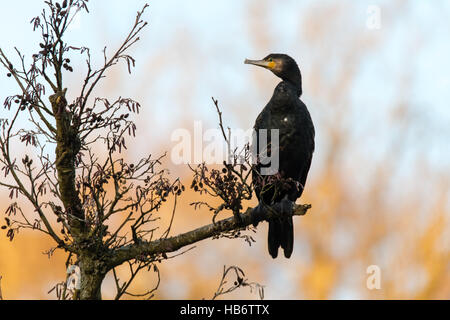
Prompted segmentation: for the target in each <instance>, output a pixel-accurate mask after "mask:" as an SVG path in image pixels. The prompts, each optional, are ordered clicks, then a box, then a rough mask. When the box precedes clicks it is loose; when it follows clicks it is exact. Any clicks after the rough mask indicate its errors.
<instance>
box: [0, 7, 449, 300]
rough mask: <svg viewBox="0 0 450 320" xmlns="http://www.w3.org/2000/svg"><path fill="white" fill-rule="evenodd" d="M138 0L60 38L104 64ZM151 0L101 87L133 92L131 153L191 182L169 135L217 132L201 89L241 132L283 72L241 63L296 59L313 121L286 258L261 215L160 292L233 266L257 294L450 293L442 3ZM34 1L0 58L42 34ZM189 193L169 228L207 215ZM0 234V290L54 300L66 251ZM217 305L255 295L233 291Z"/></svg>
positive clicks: (168, 273)
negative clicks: (370, 280)
mask: <svg viewBox="0 0 450 320" xmlns="http://www.w3.org/2000/svg"><path fill="white" fill-rule="evenodd" d="M144 4H145V1H140V0H135V1H127V2H124V1H117V0H116V1H108V2H106V1H90V2H89V10H90V14H84V13H83V14H82V15H81V17H80V19H78V20H77V21H75V23H74V25H73V27H72V30H71V31H70V33H69V35H68V38H67V40H68V41H69V42H70V43H71V44H72V45H74V46H87V47H90V48H91V50H92V51H91V54H92V56H93V58H94V63H101V62H102V59H103V54H102V50H103V47H104V46H105V45H106V46H107V50H113V49H115V48H117V47H118V46H119V45H120V44H121V41H122V40H123V39H124V38H125V37H126V35H127V34H128V32H129V29H130V27H131V25H132V23H133V22H134V18H135V13H136V11H137V10H140V9H141V8H142V7H143V5H144ZM149 4H150V7H149V9H148V11H146V14H145V19H146V20H147V21H149V26H148V27H147V28H146V29H145V30H144V31H143V34H142V35H141V41H140V42H139V43H138V44H137V45H135V46H134V47H133V48H132V50H131V53H132V55H133V56H134V57H135V58H136V68H135V69H134V71H133V73H132V74H131V75H129V74H128V71H127V67H126V65H125V64H124V65H119V66H117V67H116V68H115V70H114V71H113V72H110V73H109V74H107V78H106V79H105V80H104V81H103V86H102V88H101V89H100V90H98V92H97V95H98V96H103V97H110V98H111V99H112V98H114V97H118V96H122V97H132V98H135V99H136V100H138V101H140V102H141V104H142V106H143V109H142V112H141V114H140V116H139V117H137V118H136V121H137V127H138V136H137V138H136V139H135V140H134V141H133V142H131V141H129V142H128V146H129V147H128V150H127V154H126V157H127V158H128V159H138V158H139V157H141V156H144V155H145V154H146V153H149V152H151V153H153V154H155V155H158V154H163V153H164V152H165V151H168V152H169V157H167V158H166V161H165V162H164V163H163V165H164V166H165V167H167V168H169V169H170V171H171V175H172V176H173V177H178V176H179V177H181V178H182V180H183V181H185V184H186V185H189V184H190V181H191V177H190V172H189V170H188V168H187V166H185V165H174V164H172V163H171V161H170V150H171V148H172V147H173V145H174V143H173V142H171V140H170V136H171V133H172V132H173V131H174V130H176V129H179V128H185V129H188V130H190V131H192V130H193V127H194V121H202V125H203V128H204V130H206V129H209V128H218V120H217V114H216V112H215V109H214V105H213V104H212V101H211V96H214V97H215V98H217V99H218V100H219V102H220V105H221V108H222V111H223V113H224V122H225V125H226V126H229V127H231V128H242V129H248V128H251V127H252V126H253V123H254V120H255V119H256V116H257V115H258V113H259V112H260V110H261V109H262V108H263V107H264V105H265V104H266V103H267V102H268V101H269V99H270V97H271V95H272V92H273V89H274V87H275V86H276V84H277V83H278V82H279V79H277V78H276V77H274V76H273V75H272V74H271V73H270V72H267V71H266V70H263V69H258V68H256V67H250V66H247V65H244V64H243V61H244V59H245V58H250V59H260V58H263V57H265V56H266V55H267V54H269V53H278V52H279V53H287V54H289V55H291V56H292V57H293V58H294V59H296V60H297V62H298V64H299V66H300V69H301V71H302V76H303V96H302V100H303V101H304V102H305V103H306V105H307V106H308V107H309V110H310V113H311V116H312V118H313V121H314V123H315V127H316V152H315V154H314V158H313V164H312V167H311V171H310V174H309V179H308V182H307V185H306V190H305V193H304V195H303V197H302V199H301V203H310V204H312V209H311V210H310V211H309V213H308V214H307V215H306V216H304V217H297V218H296V219H294V220H295V245H294V253H293V256H292V257H291V259H289V260H286V259H284V258H283V257H279V258H278V259H276V260H272V258H270V256H269V254H268V253H267V248H266V241H267V240H266V237H267V224H262V225H260V226H258V230H257V231H258V232H257V233H256V234H254V235H253V234H252V236H253V237H254V238H255V240H256V243H254V244H253V245H252V246H251V247H249V246H248V244H247V243H245V242H244V241H243V240H242V239H237V240H226V239H222V240H205V241H202V242H200V243H197V244H196V248H195V249H194V250H191V251H189V252H188V253H186V254H184V255H182V256H180V257H177V258H175V259H172V260H169V261H166V262H164V263H163V264H161V272H162V273H161V285H160V287H159V290H158V291H157V294H156V298H158V299H202V298H206V299H209V298H211V297H212V295H213V293H214V292H215V290H216V288H217V286H218V284H219V281H220V277H221V275H222V271H223V266H224V265H238V266H239V267H241V268H242V269H243V270H244V271H245V272H246V276H247V277H248V278H249V280H250V281H255V282H258V283H260V284H262V285H264V286H265V297H266V298H267V299H352V298H355V299H362V298H367V299H449V298H450V170H449V169H450V160H449V159H450V125H449V124H450V109H449V108H450V106H449V103H448V101H450V90H449V88H450V59H449V57H450V42H449V41H448V37H449V34H450V22H449V21H450V2H448V1H444V0H440V1H432V2H431V1H420V0H409V1H399V0H397V1H377V0H372V1H332V0H321V1H317V0H315V1H313V0H310V1H296V0H283V1H275V0H272V1H261V0H254V1H252V0H248V1H240V0H233V1H231V0H227V1H207V0H202V1H201V0H194V1H188V2H187V1H175V0H169V1H167V0H165V1H162V0H159V1H150V2H149ZM43 6H44V5H43V1H25V0H16V1H13V2H8V4H7V5H6V4H5V5H4V6H3V8H2V10H1V12H0V21H1V25H2V28H3V30H8V31H7V32H2V33H1V34H0V45H1V47H2V49H3V50H4V51H5V52H6V53H7V54H9V55H10V56H12V55H13V54H14V46H17V47H18V48H20V49H21V50H22V52H23V53H25V54H26V55H27V56H28V57H30V56H31V54H32V53H34V52H35V51H37V48H38V44H39V42H38V41H39V38H38V34H37V33H33V32H32V26H31V25H30V24H29V21H30V20H31V19H32V17H34V16H36V15H38V14H39V12H40V11H41V10H42V8H43ZM109 52H111V51H109ZM71 60H72V65H73V66H74V68H75V72H74V73H73V74H66V75H65V76H66V81H65V84H66V86H67V87H68V95H69V98H73V97H75V96H76V94H77V93H78V92H79V89H80V88H81V84H82V79H83V76H84V74H85V69H84V59H81V58H77V57H76V56H73V58H72V57H71ZM0 88H1V90H0V100H1V101H3V99H4V98H6V96H8V95H11V94H14V93H16V88H15V87H14V83H13V82H12V80H11V79H9V78H7V77H6V74H5V75H2V76H1V77H0ZM69 100H70V99H69ZM4 112H5V111H4V110H3V109H2V111H1V115H2V116H1V117H3V115H4ZM5 114H6V113H5ZM22 125H23V126H26V123H25V122H24V123H23V124H22ZM17 152H18V156H19V154H20V150H18V151H17ZM197 197H198V196H197V195H196V194H194V193H192V192H191V191H187V192H186V193H185V194H184V196H183V197H182V199H181V202H180V203H179V205H178V212H177V214H176V216H175V221H174V225H175V228H174V230H173V234H176V233H179V232H184V231H188V230H191V229H192V228H196V227H199V226H202V225H204V224H206V223H210V221H211V216H210V214H209V212H204V211H195V210H194V209H193V208H191V207H190V206H189V203H190V202H192V201H195V200H196V199H198V198H197ZM9 201H10V199H9V198H8V190H4V189H0V212H1V214H3V212H4V211H5V209H6V207H7V206H8V204H9ZM254 204H255V202H254V201H252V202H250V203H249V204H248V205H254ZM171 210H172V206H171V204H170V203H169V204H168V205H167V206H166V207H165V208H164V209H163V210H162V211H161V212H160V215H161V218H162V221H161V223H162V224H164V223H165V222H167V219H168V218H170V213H171ZM28 214H29V215H30V216H32V215H33V214H34V213H33V212H32V210H29V213H28ZM222 217H225V215H223V216H222ZM0 236H1V237H0V275H1V276H3V279H2V289H3V296H4V298H6V299H52V298H54V295H53V294H48V291H49V290H50V289H51V288H52V287H53V286H54V285H55V284H56V283H57V282H60V281H63V280H64V277H65V267H64V262H65V258H66V257H65V256H64V255H63V254H61V253H56V254H55V255H53V256H52V257H51V258H49V257H48V256H47V255H45V254H44V253H43V252H44V251H46V250H48V249H49V248H50V246H51V245H52V242H51V241H50V240H49V239H48V238H46V237H44V236H41V235H39V234H37V233H33V232H21V233H20V234H19V235H18V236H17V237H16V239H15V240H14V241H13V242H9V241H8V239H7V238H6V237H5V235H3V234H1V235H0ZM371 265H376V266H378V267H379V268H380V271H381V282H380V284H381V288H380V289H374V290H369V289H368V288H367V286H366V280H367V277H368V276H369V275H368V274H367V273H366V270H367V268H368V267H369V266H371ZM121 272H122V273H123V276H125V275H126V270H125V269H124V270H122V271H121ZM155 280H156V279H155V275H154V273H152V272H151V273H148V274H146V273H143V274H142V275H141V276H139V277H138V279H137V281H136V283H135V285H134V289H135V292H137V293H139V292H141V291H145V289H149V288H151V286H153V285H154V283H155ZM114 289H115V287H114V281H113V279H112V277H111V276H108V277H107V278H106V280H105V281H104V284H103V297H104V298H107V299H108V298H113V297H114V294H115V292H114ZM227 298H231V299H234V298H236V299H237V298H239V299H240V298H245V299H257V298H258V295H257V293H256V292H250V291H249V290H246V289H245V288H244V289H242V290H239V291H237V292H235V293H233V294H232V295H229V296H227Z"/></svg>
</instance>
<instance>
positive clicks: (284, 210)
mask: <svg viewBox="0 0 450 320" xmlns="http://www.w3.org/2000/svg"><path fill="white" fill-rule="evenodd" d="M275 210H276V211H277V212H279V213H280V216H284V217H285V216H289V215H292V211H293V210H294V202H292V201H291V200H289V199H286V198H284V199H283V200H281V201H280V202H278V203H277V204H276V205H275Z"/></svg>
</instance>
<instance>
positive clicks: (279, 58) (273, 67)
mask: <svg viewBox="0 0 450 320" xmlns="http://www.w3.org/2000/svg"><path fill="white" fill-rule="evenodd" d="M244 63H245V64H253V65H255V66H259V67H263V68H266V69H268V70H270V71H272V72H273V73H274V74H275V75H276V76H277V77H279V78H281V79H283V80H284V81H288V82H290V83H292V84H293V85H294V86H295V87H296V88H298V90H299V95H300V94H301V91H302V76H301V73H300V69H299V67H298V65H297V62H295V60H294V59H292V58H291V57H290V56H288V55H287V54H281V53H271V54H269V55H268V56H267V57H265V58H264V59H262V60H249V59H245V61H244Z"/></svg>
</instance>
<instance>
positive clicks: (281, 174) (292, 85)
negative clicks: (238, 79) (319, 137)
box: [245, 54, 314, 258]
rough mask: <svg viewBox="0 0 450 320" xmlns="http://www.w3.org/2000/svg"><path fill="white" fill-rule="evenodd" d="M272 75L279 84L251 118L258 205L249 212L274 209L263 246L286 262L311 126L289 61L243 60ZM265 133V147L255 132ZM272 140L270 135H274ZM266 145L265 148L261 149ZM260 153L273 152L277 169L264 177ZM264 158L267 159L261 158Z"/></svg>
mask: <svg viewBox="0 0 450 320" xmlns="http://www.w3.org/2000/svg"><path fill="white" fill-rule="evenodd" d="M245 63H246V64H253V65H256V66H260V67H263V68H266V69H268V70H270V71H272V72H273V73H274V74H275V75H276V76H278V77H279V78H281V79H282V80H283V81H282V82H280V83H279V84H278V85H277V86H276V88H275V91H274V93H273V96H272V98H271V99H270V101H269V103H268V104H267V105H266V106H265V108H264V109H263V110H262V111H261V113H260V114H259V116H258V118H257V119H256V122H255V126H254V129H255V131H256V133H257V134H256V138H257V139H256V144H257V158H256V159H257V162H256V164H255V165H254V168H253V186H254V189H255V193H256V196H257V197H258V200H259V205H258V206H257V207H256V208H255V210H254V215H255V216H256V215H258V214H260V213H261V212H262V210H267V207H268V206H271V207H272V208H276V211H277V213H278V217H277V218H274V219H271V220H270V221H269V235H268V248H269V253H270V255H271V256H272V258H276V257H277V255H278V248H279V247H282V248H283V250H284V255H285V257H286V258H289V257H290V256H291V254H292V249H293V245H294V226H293V224H292V210H293V205H294V203H295V201H296V200H297V199H298V198H299V197H300V196H301V195H302V192H303V189H304V187H305V183H306V177H307V176H308V171H309V168H310V166H311V160H312V155H313V152H314V125H313V122H312V120H311V116H310V114H309V111H308V109H307V107H306V105H305V104H304V103H303V102H302V101H301V100H300V96H301V94H302V77H301V73H300V69H299V68H298V65H297V63H296V62H295V60H294V59H292V58H291V57H289V56H288V55H285V54H270V55H268V56H267V57H265V58H264V59H262V60H248V59H246V60H245ZM261 129H267V139H264V140H267V145H266V144H265V141H262V140H261V139H262V138H261V139H260V138H259V134H258V132H260V131H259V130H261ZM271 129H278V134H279V136H278V145H276V140H275V138H274V141H272V140H271V139H272V138H271V137H272V135H271ZM274 137H275V136H274ZM264 145H266V147H264ZM264 151H266V152H267V154H266V155H267V156H268V158H270V157H271V155H272V154H273V153H274V152H276V151H278V170H276V171H274V172H271V173H269V174H267V175H264V174H263V173H262V172H263V168H267V167H269V166H270V164H267V163H264V161H262V157H264ZM266 159H267V158H266Z"/></svg>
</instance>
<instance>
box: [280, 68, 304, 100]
mask: <svg viewBox="0 0 450 320" xmlns="http://www.w3.org/2000/svg"><path fill="white" fill-rule="evenodd" d="M282 79H283V80H284V81H286V82H289V83H290V84H292V85H293V86H294V87H295V88H296V89H297V95H298V96H299V97H300V96H301V95H302V93H303V91H302V75H301V73H300V70H295V71H292V72H289V73H287V74H286V75H284V76H283V77H282Z"/></svg>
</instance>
